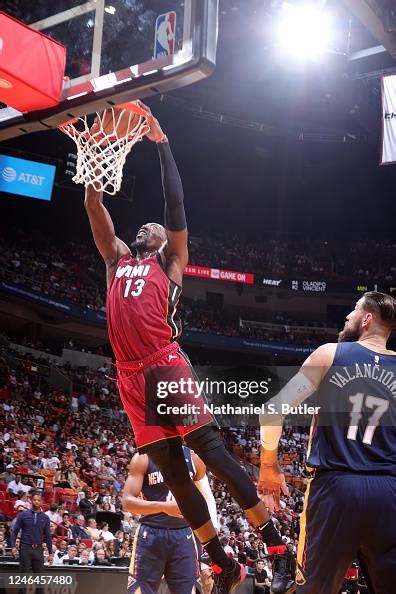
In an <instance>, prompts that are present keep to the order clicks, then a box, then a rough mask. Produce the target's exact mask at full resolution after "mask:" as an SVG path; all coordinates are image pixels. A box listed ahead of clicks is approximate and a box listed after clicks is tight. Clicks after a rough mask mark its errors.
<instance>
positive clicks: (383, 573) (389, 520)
mask: <svg viewBox="0 0 396 594" xmlns="http://www.w3.org/2000/svg"><path fill="white" fill-rule="evenodd" d="M395 329H396V300H395V299H393V297H391V296H390V295H386V294H384V293H379V292H374V291H373V292H370V293H365V294H364V296H363V297H362V298H361V299H359V301H358V302H357V304H356V306H355V309H354V310H353V311H352V312H351V313H350V314H349V315H348V316H347V318H346V323H345V327H344V329H343V331H342V332H340V334H339V338H338V344H325V345H323V346H321V347H319V348H318V349H317V350H316V351H314V352H313V353H312V354H311V355H310V356H309V357H308V359H307V360H306V361H305V363H304V364H303V366H302V368H301V370H300V371H299V373H298V374H297V375H296V376H295V377H294V378H292V379H291V380H290V382H289V383H288V384H286V386H285V387H284V388H283V389H282V390H281V392H280V393H279V394H278V395H277V396H276V397H275V398H273V399H272V400H271V401H270V402H271V403H272V404H274V406H275V407H277V408H278V410H279V409H281V406H282V403H283V404H288V405H292V406H298V405H299V404H300V403H302V402H303V401H304V400H305V399H307V398H309V396H311V395H313V394H314V393H316V395H315V404H319V405H320V410H319V414H318V415H317V416H316V417H314V419H313V423H312V428H311V436H310V445H309V447H308V453H307V466H308V469H309V470H310V471H311V472H312V474H313V478H311V479H310V480H309V484H308V487H307V490H306V493H305V504H304V510H303V513H302V515H301V519H300V538H299V544H298V553H297V561H298V572H297V580H296V581H297V592H298V594H338V592H339V589H340V587H341V584H342V581H343V578H344V575H345V572H346V571H347V569H348V567H349V565H350V564H351V562H352V561H354V560H355V559H356V558H357V559H358V560H359V562H360V566H361V569H362V572H363V574H364V576H365V579H366V582H367V587H368V590H369V592H370V594H391V592H396V529H395V518H396V353H395V352H393V351H389V350H387V349H386V344H387V341H388V339H389V337H390V335H391V332H392V330H395ZM281 410H282V409H281ZM261 423H262V427H261V442H262V451H261V469H260V479H259V489H260V490H261V491H262V493H263V498H264V500H265V501H266V503H267V505H268V506H269V507H270V509H277V508H278V506H279V496H280V491H281V490H282V491H284V492H285V481H284V476H283V475H282V473H281V471H280V469H279V466H278V464H277V446H278V441H279V437H280V434H281V422H280V423H279V425H278V427H275V428H274V427H273V424H274V416H273V415H272V417H271V418H269V417H268V416H267V418H265V417H262V418H261ZM266 423H268V426H266Z"/></svg>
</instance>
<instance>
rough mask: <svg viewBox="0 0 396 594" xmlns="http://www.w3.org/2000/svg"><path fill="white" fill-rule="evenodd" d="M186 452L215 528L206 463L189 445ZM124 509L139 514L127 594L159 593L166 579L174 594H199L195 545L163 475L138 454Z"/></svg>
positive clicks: (124, 495)
mask: <svg viewBox="0 0 396 594" xmlns="http://www.w3.org/2000/svg"><path fill="white" fill-rule="evenodd" d="M183 450H184V456H185V460H186V464H187V468H188V471H189V474H190V476H191V478H192V480H193V481H194V482H195V483H196V485H197V487H198V489H199V490H200V491H201V493H202V494H203V496H204V497H205V500H206V502H207V504H208V508H209V510H210V512H211V517H212V521H214V523H217V519H216V502H215V500H214V497H213V493H212V491H211V489H210V485H209V481H208V478H207V476H206V468H205V464H204V463H203V462H202V460H201V459H200V458H199V457H198V456H197V455H196V454H195V452H192V451H191V450H189V449H188V448H187V447H185V446H183ZM140 494H142V495H143V497H144V499H143V498H142V497H140ZM122 507H123V509H124V510H125V511H129V512H132V513H134V514H139V515H140V518H139V526H138V528H137V530H136V533H135V537H134V539H133V549H132V558H131V563H130V568H129V583H128V594H139V593H140V594H155V592H158V588H159V586H160V582H161V578H162V577H164V579H165V581H166V583H167V585H168V588H169V590H170V592H172V594H190V593H192V594H194V593H196V592H200V591H201V586H200V584H198V580H199V559H198V557H199V555H198V547H197V543H196V541H195V539H194V536H193V533H192V531H191V528H190V527H189V526H188V524H187V523H186V521H185V519H184V518H183V516H182V515H181V513H180V510H179V508H178V506H177V503H176V501H175V500H174V499H173V496H172V493H171V492H170V491H169V488H168V487H167V486H166V484H165V483H164V479H163V476H162V474H161V472H159V470H158V468H157V467H156V466H155V464H153V462H152V461H151V460H150V458H149V457H148V456H147V454H138V453H137V454H135V455H134V457H133V458H132V461H131V464H130V467H129V476H128V478H127V481H126V483H125V487H124V491H123V495H122Z"/></svg>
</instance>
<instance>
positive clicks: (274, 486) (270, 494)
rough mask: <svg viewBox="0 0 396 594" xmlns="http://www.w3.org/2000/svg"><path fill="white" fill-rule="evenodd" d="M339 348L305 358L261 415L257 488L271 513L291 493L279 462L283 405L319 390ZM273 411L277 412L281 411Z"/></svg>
mask: <svg viewBox="0 0 396 594" xmlns="http://www.w3.org/2000/svg"><path fill="white" fill-rule="evenodd" d="M335 351H336V344H324V345H322V346H320V347H319V348H317V349H316V350H315V351H314V352H313V353H312V354H311V355H310V356H309V357H308V358H307V359H306V360H305V361H304V363H303V365H302V366H301V369H300V371H299V372H298V373H297V374H296V375H295V376H294V377H292V379H291V380H290V381H289V382H288V383H287V384H286V385H285V386H284V387H283V388H282V390H281V391H280V392H279V393H278V394H277V395H276V396H274V397H273V398H271V400H269V401H268V402H266V410H267V411H268V413H267V414H262V415H260V441H261V454H260V475H259V480H258V486H257V488H258V491H259V493H260V494H261V495H262V496H263V500H264V502H265V504H266V507H268V508H269V510H270V511H271V512H273V511H276V510H277V509H279V504H280V494H281V492H282V493H283V494H284V495H288V489H287V486H286V481H285V477H284V475H283V473H282V470H281V468H280V466H279V464H278V444H279V440H280V438H281V435H282V427H283V416H282V405H283V404H287V405H289V406H298V405H299V404H301V403H302V402H304V400H306V399H307V398H309V397H310V396H311V395H312V394H314V393H315V392H316V390H317V389H318V388H319V386H320V383H321V381H322V379H323V377H324V375H325V374H326V373H327V370H328V369H330V367H331V365H332V364H333V360H334V355H335ZM269 405H271V406H269ZM272 411H277V414H273V413H272Z"/></svg>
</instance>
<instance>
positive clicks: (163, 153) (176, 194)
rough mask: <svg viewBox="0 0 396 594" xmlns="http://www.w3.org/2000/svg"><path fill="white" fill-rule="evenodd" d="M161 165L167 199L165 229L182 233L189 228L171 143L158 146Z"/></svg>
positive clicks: (162, 143)
mask: <svg viewBox="0 0 396 594" xmlns="http://www.w3.org/2000/svg"><path fill="white" fill-rule="evenodd" d="M157 146H158V153H159V157H160V163H161V174H162V187H163V191H164V198H165V227H166V228H167V229H169V231H182V230H183V229H185V228H186V227H187V222H186V213H185V211H184V202H183V200H184V195H183V186H182V182H181V179H180V175H179V171H178V169H177V165H176V163H175V159H174V158H173V155H172V151H171V149H170V146H169V142H160V143H158V144H157Z"/></svg>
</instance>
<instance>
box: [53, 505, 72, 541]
mask: <svg viewBox="0 0 396 594" xmlns="http://www.w3.org/2000/svg"><path fill="white" fill-rule="evenodd" d="M55 534H56V535H57V536H61V537H62V538H66V539H67V540H70V539H71V538H72V537H73V534H72V524H71V522H70V516H69V512H67V511H65V512H64V513H63V514H62V522H61V523H60V524H59V526H57V527H56V530H55Z"/></svg>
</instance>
